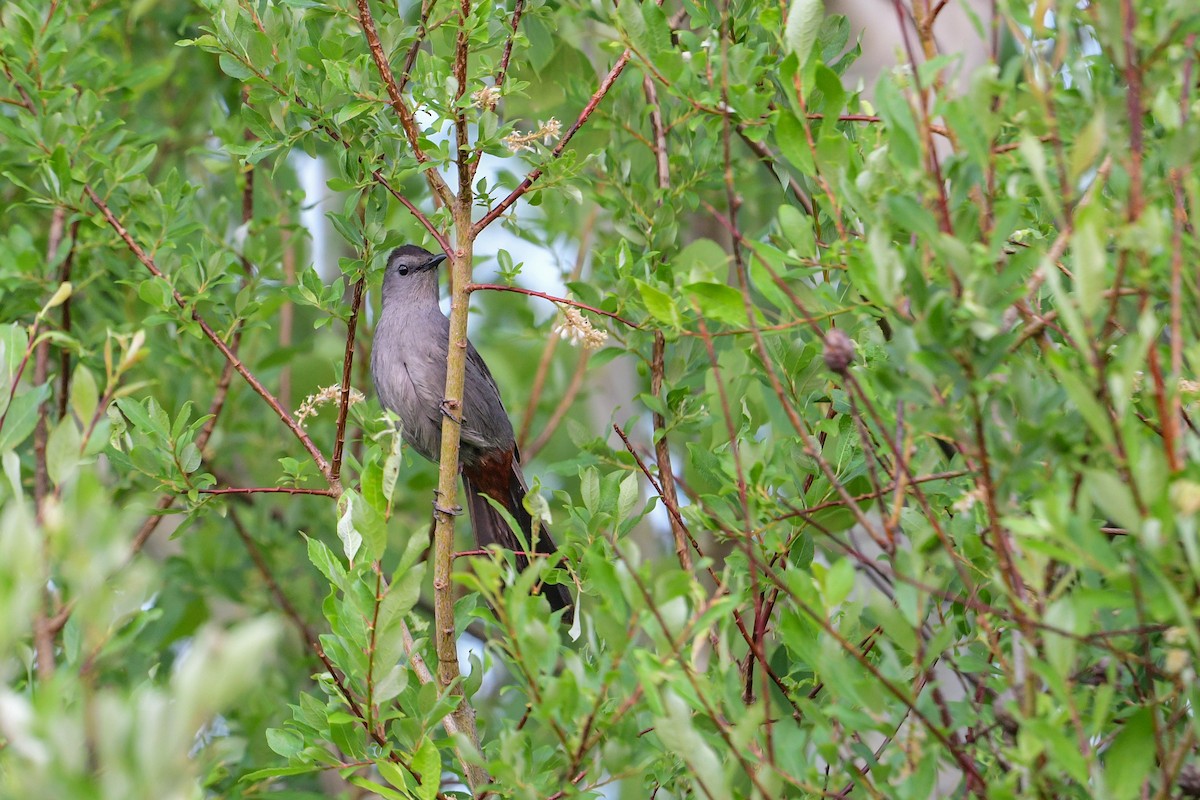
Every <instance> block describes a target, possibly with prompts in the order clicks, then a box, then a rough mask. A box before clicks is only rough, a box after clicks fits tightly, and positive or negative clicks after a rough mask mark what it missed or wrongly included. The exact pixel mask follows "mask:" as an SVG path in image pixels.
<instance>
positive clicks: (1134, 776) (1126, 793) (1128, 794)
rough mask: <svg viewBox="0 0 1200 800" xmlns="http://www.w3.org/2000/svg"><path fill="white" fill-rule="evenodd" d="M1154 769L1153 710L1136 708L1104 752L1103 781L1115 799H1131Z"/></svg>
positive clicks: (1138, 792) (1135, 795)
mask: <svg viewBox="0 0 1200 800" xmlns="http://www.w3.org/2000/svg"><path fill="white" fill-rule="evenodd" d="M1155 769H1156V767H1155V744H1154V709H1152V708H1139V709H1138V710H1137V711H1134V712H1133V713H1132V714H1130V715H1129V718H1128V719H1126V720H1125V725H1124V726H1123V727H1122V728H1121V732H1120V733H1118V734H1117V738H1116V739H1114V740H1113V743H1112V745H1111V746H1110V747H1109V748H1108V750H1106V751H1105V753H1104V782H1105V783H1106V784H1107V785H1108V790H1109V792H1110V793H1111V795H1110V796H1111V797H1113V798H1114V800H1133V798H1135V797H1138V796H1139V795H1140V794H1141V788H1142V783H1143V782H1144V781H1145V780H1146V777H1147V776H1148V775H1149V774H1150V773H1151V772H1152V771H1154V770H1155Z"/></svg>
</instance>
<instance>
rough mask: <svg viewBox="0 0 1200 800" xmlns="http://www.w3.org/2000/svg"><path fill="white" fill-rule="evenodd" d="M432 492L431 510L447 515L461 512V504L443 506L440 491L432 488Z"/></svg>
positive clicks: (453, 515) (451, 515) (454, 515)
mask: <svg viewBox="0 0 1200 800" xmlns="http://www.w3.org/2000/svg"><path fill="white" fill-rule="evenodd" d="M433 494H434V501H433V510H434V512H435V513H437V514H444V515H446V516H448V517H457V516H458V515H460V514H462V512H463V508H462V506H449V507H448V506H444V505H442V504H441V498H442V493H441V492H440V491H438V490H437V489H434V490H433Z"/></svg>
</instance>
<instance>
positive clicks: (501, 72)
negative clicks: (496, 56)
mask: <svg viewBox="0 0 1200 800" xmlns="http://www.w3.org/2000/svg"><path fill="white" fill-rule="evenodd" d="M524 10H525V0H516V3H515V4H514V5H513V15H512V31H511V32H510V33H509V34H508V41H506V42H505V43H504V54H503V55H501V56H500V68H499V69H498V70H496V89H497V90H499V89H502V88H504V80H505V78H507V77H508V60H509V59H510V58H512V50H513V41H514V40H515V39H516V38H517V28H518V27H519V26H520V24H521V13H522V12H523V11H524Z"/></svg>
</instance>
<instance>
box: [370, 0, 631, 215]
mask: <svg viewBox="0 0 1200 800" xmlns="http://www.w3.org/2000/svg"><path fill="white" fill-rule="evenodd" d="M359 2H360V3H363V2H366V0H359ZM632 56H633V51H632V50H626V51H625V52H623V53H621V57H620V58H618V59H617V63H616V64H613V68H612V69H610V70H609V71H608V74H607V75H605V76H604V79H603V80H601V81H600V86H599V88H597V89H596V92H595V93H594V94H593V95H592V97H591V99H590V100H588V102H587V105H585V106H584V107H583V110H582V111H580V112H579V117H578V118H577V119H576V120H575V122H574V124H572V125H571V127H570V128H568V129H567V132H566V134H564V135H563V138H562V139H561V140H560V141H559V143H558V145H557V146H556V147H555V148H554V150H553V151H551V153H550V158H549V159H547V161H546V162H544V163H543V164H542V165H541V166H537V167H534V168H533V169H532V170H530V172H529V174H528V175H526V176H525V180H523V181H521V182H520V183H519V184H518V185H517V188H515V189H513V190H512V191H511V192H509V193H508V196H507V197H505V198H504V199H503V200H501V201H500V202H499V203H498V204H497V205H496V206H495V207H494V208H492V209H491V210H490V211H488V213H486V214H484V215H483V217H482V218H481V219H480V220H479V221H478V222H476V223H475V224H474V225H473V226H472V227H471V238H472V239H473V238H474V237H475V236H478V235H479V233H480V231H482V230H483V229H484V228H486V227H487V226H488V225H491V224H492V223H493V222H495V221H496V219H497V218H498V217H500V216H501V215H502V214H503V213H504V212H505V211H507V210H508V208H509V206H511V205H512V204H513V203H515V202H517V201H518V200H520V199H521V196H522V195H524V194H525V193H526V192H528V191H529V189H530V187H531V186H533V184H534V182H536V181H537V179H538V178H540V177H542V171H543V170H542V167H544V166H546V164H548V163H549V162H552V161H554V160H556V159H558V158H559V157H560V156H561V155H562V154H563V151H564V150H565V149H566V148H567V143H568V142H570V141H571V137H573V136H574V135H575V134H576V133H578V132H579V129H580V128H582V127H583V125H584V123H586V122H587V121H588V117H590V116H591V115H592V112H593V111H595V110H596V107H597V106H599V105H600V101H601V100H603V99H604V96H605V95H606V94H608V91H609V89H611V88H612V87H613V84H615V83H616V82H617V78H619V77H620V76H621V72H622V71H624V69H625V66H626V65H627V64H628V63H629V59H630V58H631V57H632Z"/></svg>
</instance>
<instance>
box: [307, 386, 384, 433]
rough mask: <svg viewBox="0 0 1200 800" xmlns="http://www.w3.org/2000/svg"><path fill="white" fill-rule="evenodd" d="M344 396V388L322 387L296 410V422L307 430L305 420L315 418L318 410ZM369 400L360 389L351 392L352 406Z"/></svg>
mask: <svg viewBox="0 0 1200 800" xmlns="http://www.w3.org/2000/svg"><path fill="white" fill-rule="evenodd" d="M341 394H342V387H341V386H338V385H336V384H335V385H333V386H325V387H322V388H321V390H320V391H318V392H317V393H316V394H310V395H309V396H308V397H306V398H304V402H303V403H301V404H300V407H299V408H298V409H296V422H298V423H300V426H301V427H302V428H307V427H308V425H307V424H305V422H304V420H306V419H308V418H309V417H315V416H316V415H317V410H318V409H319V408H320V407H321V406H323V405H325V404H326V403H336V402H337V400H338V397H339V396H341ZM366 399H367V398H366V397H364V396H363V393H362V392H360V391H359V390H358V389H353V388H352V389H351V390H350V405H354V404H355V403H361V402H363V401H364V400H366Z"/></svg>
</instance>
